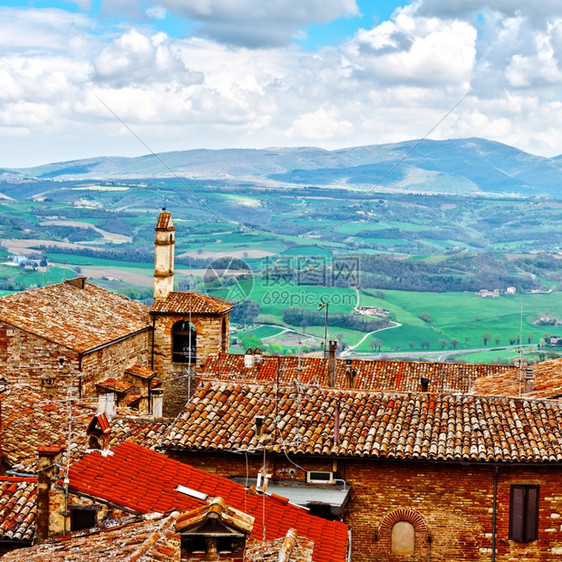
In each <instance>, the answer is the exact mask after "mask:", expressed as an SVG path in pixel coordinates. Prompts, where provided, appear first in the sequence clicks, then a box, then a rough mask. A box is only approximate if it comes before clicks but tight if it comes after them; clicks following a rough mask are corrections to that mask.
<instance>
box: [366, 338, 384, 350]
mask: <svg viewBox="0 0 562 562" xmlns="http://www.w3.org/2000/svg"><path fill="white" fill-rule="evenodd" d="M369 345H370V346H371V347H372V348H373V349H374V350H375V351H380V350H381V349H382V346H383V345H384V342H383V341H382V340H380V339H379V338H374V339H372V340H371V341H370V342H369Z"/></svg>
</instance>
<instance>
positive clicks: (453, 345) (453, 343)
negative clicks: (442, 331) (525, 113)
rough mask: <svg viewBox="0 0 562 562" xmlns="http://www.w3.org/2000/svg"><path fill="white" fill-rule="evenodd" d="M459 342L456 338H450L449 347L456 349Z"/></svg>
mask: <svg viewBox="0 0 562 562" xmlns="http://www.w3.org/2000/svg"><path fill="white" fill-rule="evenodd" d="M459 343H460V342H459V340H458V339H457V338H451V346H452V348H453V349H457V346H458V345H459Z"/></svg>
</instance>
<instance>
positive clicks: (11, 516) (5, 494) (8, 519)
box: [0, 476, 37, 542]
mask: <svg viewBox="0 0 562 562" xmlns="http://www.w3.org/2000/svg"><path fill="white" fill-rule="evenodd" d="M36 489H37V479H36V478H11V477H5V476H4V477H0V541H22V542H31V541H32V540H33V537H34V536H35V516H36V506H35V498H36Z"/></svg>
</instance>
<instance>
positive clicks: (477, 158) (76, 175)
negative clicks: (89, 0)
mask: <svg viewBox="0 0 562 562" xmlns="http://www.w3.org/2000/svg"><path fill="white" fill-rule="evenodd" d="M173 176H178V177H181V178H186V179H187V180H190V181H196V182H197V183H205V182H207V181H212V182H217V181H218V182H224V183H228V184H238V185H244V184H251V185H253V186H264V187H267V186H283V185H286V186H318V187H330V188H339V189H358V190H373V189H374V188H375V189H376V191H401V192H418V193H420V192H421V193H444V194H460V195H472V194H486V195H516V196H523V197H533V196H543V197H555V198H558V197H560V195H561V189H560V186H561V184H562V181H561V178H562V155H561V156H556V157H553V158H546V157H542V156H535V155H532V154H529V153H526V152H524V151H522V150H519V149H517V148H514V147H512V146H508V145H505V144H502V143H498V142H493V141H489V140H486V139H481V138H469V139H453V140H441V141H433V140H411V141H405V142H399V143H392V144H380V145H369V146H359V147H352V148H343V149H338V150H324V149H321V148H313V147H299V148H267V149H222V150H206V149H198V150H186V151H176V152H164V153H161V154H158V155H156V154H149V155H146V156H140V157H137V158H125V157H98V158H88V159H83V160H74V161H69V162H57V163H52V164H46V165H42V166H37V167H33V168H25V169H23V168H22V169H0V180H3V181H4V182H13V181H16V182H19V181H30V180H31V181H34V180H38V181H45V180H52V181H72V180H78V181H81V180H118V179H119V180H131V179H147V178H170V177H173Z"/></svg>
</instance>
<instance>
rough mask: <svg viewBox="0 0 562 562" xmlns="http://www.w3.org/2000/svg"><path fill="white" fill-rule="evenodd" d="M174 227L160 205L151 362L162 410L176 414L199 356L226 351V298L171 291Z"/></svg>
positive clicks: (193, 378) (201, 358)
mask: <svg viewBox="0 0 562 562" xmlns="http://www.w3.org/2000/svg"><path fill="white" fill-rule="evenodd" d="M175 230H176V229H175V227H174V223H173V221H172V215H171V213H167V212H166V211H165V209H163V210H162V212H161V213H160V215H159V217H158V222H157V224H156V241H155V257H154V303H153V305H152V309H151V310H150V315H151V317H152V326H153V328H154V332H153V339H152V353H151V357H152V359H151V366H152V369H153V370H155V371H156V373H157V376H158V378H159V379H161V380H162V391H163V414H164V416H166V417H174V416H176V415H177V414H178V413H179V412H180V411H181V409H182V408H183V407H184V406H185V403H186V401H187V399H188V397H189V396H190V392H191V390H192V389H193V387H194V384H195V383H196V379H197V377H198V375H199V374H200V373H201V371H202V369H203V366H204V365H205V361H206V360H207V358H208V356H209V355H211V354H216V353H220V352H225V351H228V343H229V332H230V312H231V310H232V309H233V308H234V307H233V305H232V304H230V303H228V302H226V301H223V300H220V299H217V298H214V297H210V296H206V295H200V294H198V293H194V292H184V291H174V286H173V285H174V244H175Z"/></svg>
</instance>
